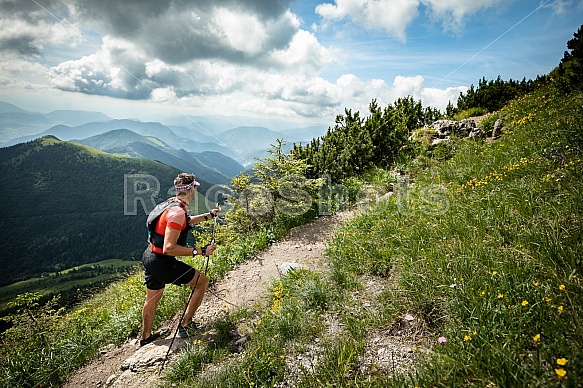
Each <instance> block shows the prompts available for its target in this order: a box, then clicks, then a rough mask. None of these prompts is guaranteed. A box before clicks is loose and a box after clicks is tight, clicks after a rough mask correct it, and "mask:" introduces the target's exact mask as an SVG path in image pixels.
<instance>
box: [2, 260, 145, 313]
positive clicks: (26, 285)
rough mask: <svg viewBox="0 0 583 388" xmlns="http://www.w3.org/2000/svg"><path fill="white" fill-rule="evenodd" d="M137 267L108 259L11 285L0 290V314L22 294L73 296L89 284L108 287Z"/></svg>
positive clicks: (130, 262)
mask: <svg viewBox="0 0 583 388" xmlns="http://www.w3.org/2000/svg"><path fill="white" fill-rule="evenodd" d="M139 265H140V263H139V262H136V261H128V260H119V259H110V260H103V261H99V262H96V263H91V264H83V265H79V266H77V267H73V268H69V269H66V270H63V271H59V272H53V273H49V274H47V275H46V276H43V277H38V278H31V279H27V280H22V281H20V282H15V283H12V284H10V285H8V286H3V287H0V311H2V310H3V309H4V308H5V307H6V303H7V302H9V301H11V300H13V299H14V298H15V297H16V296H17V295H20V294H24V293H25V292H38V293H41V294H42V295H45V296H51V295H57V294H66V293H76V290H77V289H86V288H87V287H88V286H91V285H101V284H109V283H111V282H112V281H114V280H117V279H119V277H120V276H125V275H126V274H127V273H128V272H132V269H133V268H134V267H137V266H139ZM134 272H135V271H134Z"/></svg>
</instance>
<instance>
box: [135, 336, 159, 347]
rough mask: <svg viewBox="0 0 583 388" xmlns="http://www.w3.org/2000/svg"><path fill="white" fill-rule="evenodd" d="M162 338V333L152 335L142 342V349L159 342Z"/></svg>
mask: <svg viewBox="0 0 583 388" xmlns="http://www.w3.org/2000/svg"><path fill="white" fill-rule="evenodd" d="M160 337H161V334H160V333H152V334H150V336H149V337H148V338H146V339H141V340H140V347H142V346H144V345H148V344H149V343H151V342H153V341H155V340H157V339H158V338H160Z"/></svg>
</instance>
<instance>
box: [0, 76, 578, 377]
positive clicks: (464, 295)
mask: <svg viewBox="0 0 583 388" xmlns="http://www.w3.org/2000/svg"><path fill="white" fill-rule="evenodd" d="M498 118H501V119H503V121H504V131H503V134H502V136H501V137H500V138H498V139H496V140H491V139H454V140H453V141H452V142H450V143H448V145H447V146H444V147H446V149H444V150H442V151H444V152H441V153H437V152H435V150H433V151H432V152H419V153H417V154H416V155H415V157H412V158H403V159H402V160H400V161H399V163H398V169H397V168H396V166H391V167H390V168H386V169H383V168H375V169H371V170H370V171H368V172H367V173H366V174H364V175H361V176H359V177H358V178H352V179H351V180H350V182H345V183H346V185H348V186H352V187H357V186H359V187H364V186H367V185H372V186H374V185H380V186H382V187H384V188H387V187H393V194H392V195H390V196H385V197H383V198H382V199H381V198H378V200H375V201H372V202H370V203H369V204H367V205H366V206H360V208H359V209H358V210H359V215H358V216H356V217H355V218H354V219H352V220H351V221H349V222H348V223H347V224H346V225H345V226H344V227H343V229H342V230H338V231H337V232H336V234H335V236H334V238H333V239H331V240H330V242H329V247H328V250H327V258H328V260H329V271H325V272H311V271H307V270H298V271H292V272H291V273H289V274H288V275H286V276H283V277H281V278H279V279H274V280H273V282H272V284H270V286H269V288H268V289H267V290H266V297H265V300H264V303H263V305H261V306H247V307H244V308H240V309H237V310H235V311H232V312H230V313H225V314H224V316H222V317H221V318H220V319H217V320H216V321H214V322H209V323H208V324H209V325H208V328H209V329H208V330H209V333H212V335H209V336H203V337H202V339H201V340H198V341H197V342H196V343H195V344H193V346H191V347H189V348H188V349H187V350H186V351H184V352H183V353H182V354H181V356H180V357H179V359H178V360H177V361H176V362H174V363H173V364H172V365H171V366H170V367H169V368H168V369H167V370H166V371H165V372H164V375H163V383H162V386H164V387H175V386H182V387H192V386H196V387H243V386H246V387H274V386H282V387H283V386H295V387H314V386H342V387H405V386H406V387H458V386H462V387H495V386H503V387H536V386H540V387H547V386H564V387H578V386H581V385H583V375H582V374H583V352H582V351H581V349H583V325H582V324H581V323H582V319H581V318H582V313H583V311H582V309H583V307H582V306H583V292H582V287H581V286H582V284H581V281H582V278H581V276H582V275H581V270H582V267H583V265H582V264H583V263H582V260H583V246H582V245H583V229H582V225H581V223H582V220H583V189H582V187H583V186H582V185H581V181H582V180H583V156H582V150H583V130H582V120H583V95H582V94H581V93H580V92H579V93H572V94H570V95H567V96H564V95H563V96H561V95H558V94H556V93H555V92H554V89H553V88H552V87H550V86H549V87H543V88H540V89H538V90H536V91H534V92H532V93H530V94H528V95H526V96H523V97H521V98H519V99H516V100H512V101H511V102H509V104H508V105H507V106H505V107H504V108H503V109H501V110H499V111H497V112H496V113H494V114H493V115H492V116H491V117H489V118H488V119H487V120H486V121H485V124H484V125H488V124H489V123H490V124H491V123H492V122H493V120H495V119H498ZM445 151H446V152H445ZM437 154H439V155H442V156H443V157H439V158H435V157H434V156H435V155H437ZM397 170H398V171H397ZM403 174H404V175H406V176H408V177H409V179H408V180H407V181H405V182H403V181H399V177H400V176H403ZM272 238H273V236H272V235H271V234H270V233H269V232H268V231H266V230H260V231H258V232H255V233H253V234H250V235H247V236H239V237H237V238H233V239H232V241H231V242H230V243H229V244H228V245H223V246H220V247H219V249H217V252H216V253H215V255H213V266H212V268H211V272H210V276H211V279H213V280H216V279H218V278H220V277H221V276H222V275H223V274H224V272H225V271H226V270H228V269H229V268H234V267H236V265H237V264H238V263H240V262H242V261H244V260H246V259H248V258H249V257H251V256H253V255H254V254H255V253H256V252H258V251H260V250H261V249H263V248H265V247H266V246H267V245H268V243H269V241H270V240H271V239H272ZM189 260H191V259H189ZM191 262H192V261H191ZM193 264H195V265H196V266H199V267H200V266H201V265H202V262H201V261H200V260H197V261H194V262H193ZM142 277H143V275H142V274H141V273H136V274H134V275H131V276H129V278H128V279H127V280H124V281H120V282H116V283H114V284H112V285H110V286H109V287H107V289H106V290H104V291H102V292H100V293H98V294H96V295H95V296H93V297H92V298H91V299H89V300H87V301H85V302H83V303H82V304H80V305H79V306H78V307H76V308H75V309H73V310H70V311H63V310H59V309H54V308H51V304H50V303H49V304H48V305H44V306H41V305H39V304H38V295H35V294H32V293H30V294H24V295H21V297H20V298H18V299H17V300H16V301H15V302H13V307H14V308H16V309H18V312H19V313H18V314H15V315H14V316H13V317H12V318H11V319H12V323H13V324H14V327H13V328H12V329H10V330H8V331H7V332H5V333H4V335H3V337H2V341H3V345H6V346H2V348H1V349H2V350H1V351H0V360H2V361H1V362H0V369H1V370H2V372H1V373H0V376H1V377H0V379H1V380H0V382H1V385H2V386H39V385H41V384H42V385H43V386H47V385H59V384H61V383H62V382H63V381H65V380H66V378H67V375H68V374H69V373H71V372H72V371H73V370H74V369H75V368H77V367H79V366H80V365H83V364H84V363H86V362H87V361H88V360H91V359H92V358H93V357H95V355H96V354H97V353H98V352H99V349H100V348H102V347H104V346H106V345H108V344H110V343H114V344H120V343H122V342H124V341H126V340H127V339H128V338H132V337H136V336H137V335H138V332H139V329H140V325H141V315H140V313H141V307H142V302H143V295H144V288H143V279H142ZM187 297H188V290H186V289H183V288H178V287H169V288H168V289H167V292H166V294H165V297H164V299H163V300H162V302H161V304H160V306H159V311H158V314H157V315H156V321H155V324H154V325H155V327H159V326H160V325H162V323H163V322H164V321H165V320H167V319H169V318H170V317H172V316H173V315H175V314H176V312H177V311H181V309H182V308H183V303H184V301H185V300H186V299H187ZM31 316H32V317H33V319H31V318H30V317H31ZM234 329H237V330H239V331H243V332H245V334H246V336H247V338H248V341H247V342H246V343H245V346H244V347H243V348H242V349H241V348H237V347H233V344H232V339H233V338H232V332H233V330H234ZM389 337H390V339H394V340H395V341H396V342H399V343H407V344H408V347H407V351H406V354H407V356H406V357H401V358H400V359H399V360H397V359H396V358H397V356H398V355H397V354H391V357H389V358H388V360H389V362H381V357H380V355H381V353H380V349H379V348H378V347H375V341H379V340H382V341H386V340H387V339H388V338H389Z"/></svg>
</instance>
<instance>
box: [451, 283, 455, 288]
mask: <svg viewBox="0 0 583 388" xmlns="http://www.w3.org/2000/svg"><path fill="white" fill-rule="evenodd" d="M456 287H457V284H455V283H454V284H451V285H450V286H449V288H456Z"/></svg>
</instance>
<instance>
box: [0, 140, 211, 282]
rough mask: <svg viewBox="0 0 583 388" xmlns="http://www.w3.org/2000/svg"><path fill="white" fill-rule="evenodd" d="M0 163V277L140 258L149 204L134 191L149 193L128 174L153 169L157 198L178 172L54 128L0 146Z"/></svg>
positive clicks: (150, 172)
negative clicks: (61, 136) (61, 135)
mask: <svg viewBox="0 0 583 388" xmlns="http://www.w3.org/2000/svg"><path fill="white" fill-rule="evenodd" d="M0 170H1V172H0V185H1V187H2V191H1V201H0V206H1V210H2V211H1V214H2V216H1V217H0V230H2V233H3V238H2V239H0V251H1V252H2V255H1V256H0V265H1V267H2V273H3V276H2V278H1V279H0V285H6V284H10V283H12V282H14V281H16V280H21V279H25V278H30V277H32V276H37V275H39V274H42V273H43V272H49V271H55V270H58V269H63V268H69V267H71V266H74V265H78V264H83V263H89V262H95V261H100V260H105V259H110V258H119V259H132V257H133V258H136V259H138V258H139V257H140V254H141V251H142V250H143V248H144V247H145V241H146V230H145V226H144V225H145V219H146V212H145V210H144V206H142V202H140V201H139V200H135V199H136V198H137V197H140V196H143V197H146V196H145V195H143V194H140V193H139V191H140V190H142V189H143V188H147V185H148V184H147V183H146V184H144V185H142V186H135V187H134V185H133V182H132V181H131V180H127V179H125V178H124V176H125V174H147V176H151V177H155V179H157V180H158V181H159V182H160V190H159V193H158V195H157V196H155V197H154V200H155V201H156V202H160V201H161V200H163V199H165V198H166V197H167V190H168V188H169V187H171V185H172V181H173V179H174V178H175V177H176V175H177V173H178V172H179V171H178V170H177V169H175V168H173V167H170V166H167V165H165V164H162V163H159V162H153V161H149V160H145V159H133V158H127V157H121V156H114V155H110V154H107V153H104V152H101V151H98V150H95V149H93V148H90V147H87V146H82V145H78V144H75V143H69V142H64V141H60V140H58V139H57V138H55V137H52V136H47V137H43V138H41V139H37V140H34V141H32V142H29V143H24V144H18V145H15V146H12V147H9V148H2V149H0ZM124 180H125V181H126V184H124ZM127 182H129V183H130V184H127ZM152 182H155V180H152ZM152 185H153V183H152ZM126 186H127V187H126ZM207 186H208V184H207ZM124 187H125V189H126V191H125V194H126V200H124ZM150 187H152V188H154V186H150ZM203 187H204V186H203ZM203 190H204V189H203ZM147 199H149V198H147ZM134 200H135V201H134ZM151 202H152V201H151V199H149V203H151ZM134 203H135V206H134ZM132 212H133V213H134V214H133V215H132V214H130V213H132ZM124 213H125V215H124Z"/></svg>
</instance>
